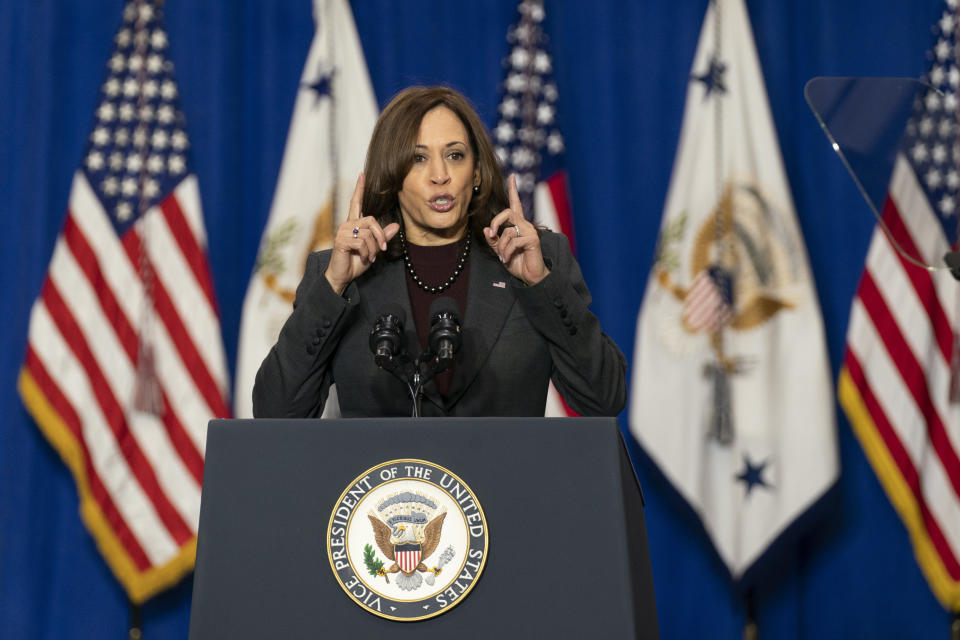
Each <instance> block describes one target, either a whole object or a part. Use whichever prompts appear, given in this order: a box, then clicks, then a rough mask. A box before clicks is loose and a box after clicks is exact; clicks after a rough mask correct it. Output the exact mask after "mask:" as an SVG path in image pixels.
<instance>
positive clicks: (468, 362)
mask: <svg viewBox="0 0 960 640" xmlns="http://www.w3.org/2000/svg"><path fill="white" fill-rule="evenodd" d="M471 242H473V246H472V247H471V251H470V283H469V285H468V286H467V308H466V312H465V316H466V317H464V319H463V324H462V325H461V327H462V333H463V344H461V346H460V351H459V354H458V356H457V360H456V368H455V369H454V372H453V379H452V380H451V381H450V390H449V392H448V394H447V402H446V408H447V409H449V408H450V407H452V406H453V405H455V404H456V403H457V401H459V400H460V396H462V395H463V393H464V391H466V390H467V388H468V387H469V386H470V384H471V383H472V382H473V379H474V378H476V377H477V374H478V373H479V372H480V369H481V367H483V364H484V363H485V362H486V361H487V358H488V357H489V355H490V350H491V349H492V347H493V345H494V343H495V342H496V341H497V337H498V336H499V335H500V330H501V329H502V328H503V324H504V322H506V320H507V316H508V315H509V313H510V309H512V308H513V305H514V303H515V302H516V297H515V296H514V295H513V292H512V291H511V289H510V285H509V281H510V278H511V276H510V273H509V272H508V271H507V270H506V269H505V268H504V266H503V264H502V263H501V262H500V261H499V260H498V259H497V258H495V257H493V256H490V255H489V254H488V253H486V252H485V251H483V250H482V249H481V248H480V247H479V246H478V243H477V242H476V241H475V240H471Z"/></svg>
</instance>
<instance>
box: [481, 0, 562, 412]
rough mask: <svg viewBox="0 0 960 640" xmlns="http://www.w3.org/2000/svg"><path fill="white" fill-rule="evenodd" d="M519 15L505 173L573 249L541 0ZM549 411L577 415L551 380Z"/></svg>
mask: <svg viewBox="0 0 960 640" xmlns="http://www.w3.org/2000/svg"><path fill="white" fill-rule="evenodd" d="M517 13H519V14H520V17H519V19H518V20H517V22H516V24H514V25H512V26H511V27H510V28H509V30H508V31H507V43H508V46H509V52H508V54H507V56H506V58H504V61H503V66H504V68H505V71H506V75H505V78H504V81H503V86H502V96H501V99H500V107H499V111H500V119H499V121H498V122H497V126H496V128H494V130H493V142H494V145H495V148H496V152H497V158H498V159H499V160H500V164H501V166H502V168H503V172H504V174H505V175H509V174H511V173H515V174H517V191H518V192H519V194H520V202H521V204H522V205H523V214H524V216H525V217H526V218H527V219H528V220H532V221H534V222H535V223H536V224H540V225H543V226H545V227H548V228H549V229H551V230H553V231H559V232H560V233H563V234H564V235H565V236H567V240H569V242H570V248H571V250H574V251H575V247H576V242H575V241H574V235H573V214H572V212H571V209H570V189H569V186H568V182H567V172H566V170H565V166H564V162H563V151H564V144H563V136H562V135H561V134H560V128H559V123H558V120H557V99H558V97H559V93H558V92H557V85H556V83H555V82H554V80H553V59H552V58H551V56H550V41H549V38H548V37H547V35H546V33H544V28H543V23H544V20H545V19H546V11H545V10H544V7H543V0H523V1H522V2H520V3H519V4H518V5H517ZM545 415H546V416H548V417H563V416H573V415H576V414H575V413H574V412H573V411H572V410H571V409H570V408H569V407H567V406H566V403H565V402H564V401H563V399H562V398H561V397H560V394H559V393H558V392H557V390H556V389H555V388H554V386H553V383H551V384H550V390H549V393H548V396H547V409H546V413H545Z"/></svg>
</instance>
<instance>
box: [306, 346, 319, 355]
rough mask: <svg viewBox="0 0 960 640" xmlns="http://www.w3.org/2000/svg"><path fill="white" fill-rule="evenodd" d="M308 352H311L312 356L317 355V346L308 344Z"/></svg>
mask: <svg viewBox="0 0 960 640" xmlns="http://www.w3.org/2000/svg"><path fill="white" fill-rule="evenodd" d="M307 353H309V354H310V355H312V356H315V355H317V348H316V347H315V346H313V345H312V344H308V345H307Z"/></svg>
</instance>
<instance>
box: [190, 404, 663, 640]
mask: <svg viewBox="0 0 960 640" xmlns="http://www.w3.org/2000/svg"><path fill="white" fill-rule="evenodd" d="M396 458H419V459H423V460H428V461H430V462H433V463H436V464H438V465H441V466H443V467H446V468H447V469H449V470H450V471H452V472H453V473H455V474H457V475H459V476H460V477H461V478H462V479H463V480H464V481H465V482H466V483H467V484H468V485H469V486H470V487H471V488H472V489H473V491H474V493H475V494H476V496H477V498H478V499H479V500H480V503H481V505H482V507H483V510H484V512H485V514H486V519H487V524H488V528H489V546H488V548H487V551H488V557H487V565H486V568H485V569H484V571H483V575H482V576H481V578H480V580H479V582H478V583H477V584H476V586H475V587H474V589H473V591H472V592H471V593H470V594H469V595H468V596H467V597H466V598H465V599H464V600H463V601H462V602H461V603H460V604H458V605H457V606H456V607H454V608H452V609H451V610H450V611H447V612H446V613H444V614H443V615H440V616H437V617H435V618H430V619H428V620H422V621H418V622H396V621H392V620H386V619H383V618H379V617H377V616H375V615H372V614H370V613H368V612H366V611H364V610H363V609H361V608H360V607H359V606H357V605H356V604H354V603H353V602H352V601H351V600H350V599H349V598H348V597H347V595H346V593H344V591H343V590H342V589H341V588H340V586H339V585H338V583H337V581H336V579H335V578H334V575H333V572H332V571H331V569H330V562H329V560H328V559H327V551H326V541H325V538H324V536H325V534H326V529H327V523H328V521H329V518H330V514H331V511H332V510H333V507H334V504H335V502H336V501H337V499H338V498H339V496H340V493H341V492H342V491H343V490H344V489H345V488H346V487H347V485H348V484H349V483H350V482H351V481H352V480H353V479H354V478H356V477H357V476H358V475H360V474H361V473H362V472H364V471H366V470H367V469H369V468H370V467H373V466H375V465H377V464H379V463H381V462H385V461H387V460H391V459H396ZM491 636H494V637H496V636H499V637H501V638H550V637H554V638H575V637H585V638H634V637H636V638H656V637H658V631H657V619H656V609H655V603H654V595H653V582H652V578H651V574H650V558H649V552H648V548H647V536H646V529H645V527H644V520H643V504H642V498H641V494H640V489H639V487H638V485H637V481H636V477H635V476H634V473H633V468H632V467H631V466H630V461H629V459H628V458H627V454H626V451H625V449H624V446H623V443H622V441H621V436H620V431H619V429H618V428H617V424H616V421H615V420H614V419H613V418H606V419H588V418H579V419H545V418H497V419H487V418H450V419H444V418H433V419H422V420H414V419H409V418H407V419H370V420H324V421H319V420H218V421H213V422H211V423H210V429H209V431H208V436H207V451H206V468H205V470H204V484H203V501H202V504H201V510H200V534H199V540H198V544H197V564H196V573H195V577H194V586H193V607H192V611H191V620H190V638H191V639H192V640H206V639H208V638H231V639H244V638H258V639H259V638H285V639H294V638H305V639H306V638H309V639H310V640H316V639H318V638H341V639H342V638H373V637H389V638H391V639H393V640H401V639H403V638H417V639H418V640H423V639H424V638H445V639H450V638H489V637H491Z"/></svg>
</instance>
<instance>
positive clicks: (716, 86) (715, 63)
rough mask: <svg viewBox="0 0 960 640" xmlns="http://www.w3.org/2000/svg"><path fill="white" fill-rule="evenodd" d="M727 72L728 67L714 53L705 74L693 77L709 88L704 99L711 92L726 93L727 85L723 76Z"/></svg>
mask: <svg viewBox="0 0 960 640" xmlns="http://www.w3.org/2000/svg"><path fill="white" fill-rule="evenodd" d="M726 72H727V65H726V64H724V63H723V61H721V60H720V58H718V57H717V54H716V53H714V54H713V55H711V56H710V66H709V67H708V68H707V70H706V71H705V72H704V73H701V74H700V75H698V76H696V75H695V76H692V77H693V79H694V80H696V81H697V82H702V83H703V85H704V86H705V87H706V88H707V92H706V93H705V94H704V97H705V98H706V97H707V96H709V95H710V92H711V91H714V90H716V92H717V93H726V92H727V85H726V81H725V80H724V77H723V74H725V73H726Z"/></svg>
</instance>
